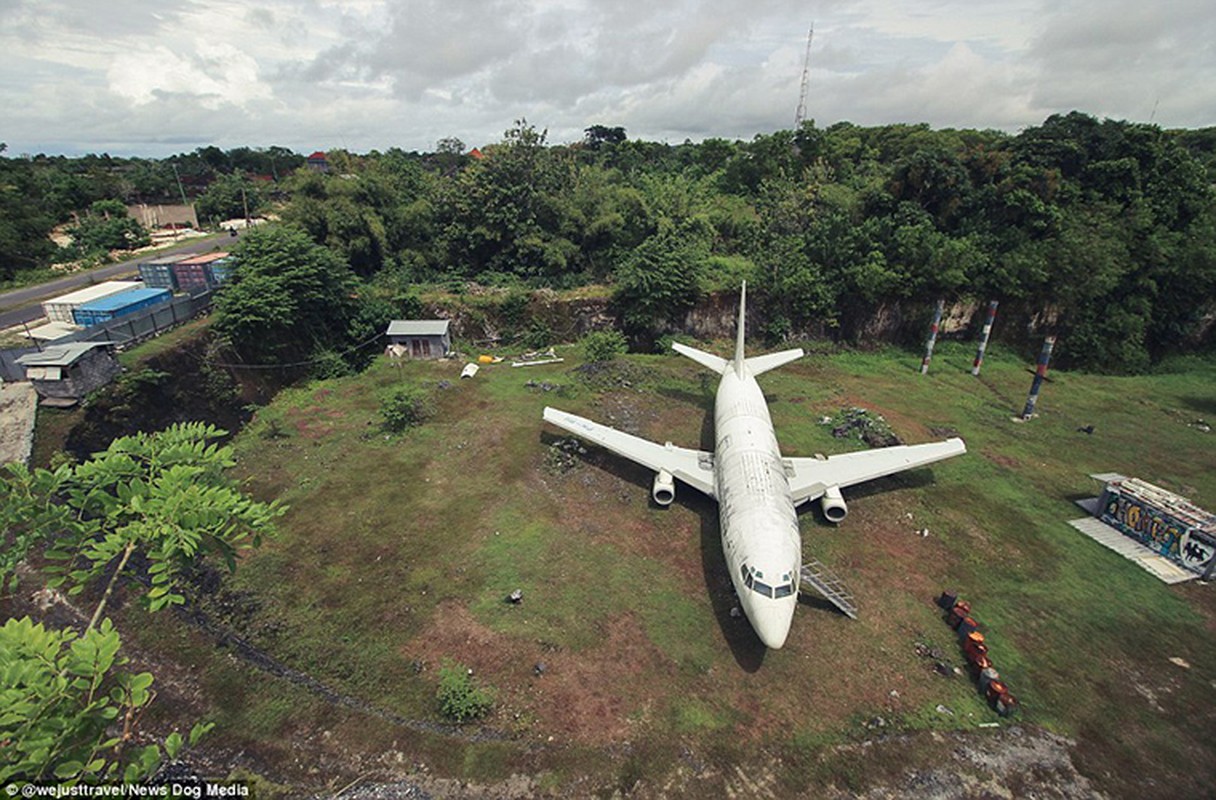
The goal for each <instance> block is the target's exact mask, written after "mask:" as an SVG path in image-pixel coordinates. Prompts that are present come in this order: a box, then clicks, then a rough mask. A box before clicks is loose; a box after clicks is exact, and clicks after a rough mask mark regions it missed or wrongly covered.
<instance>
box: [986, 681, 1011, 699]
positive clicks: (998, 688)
mask: <svg viewBox="0 0 1216 800" xmlns="http://www.w3.org/2000/svg"><path fill="white" fill-rule="evenodd" d="M1003 694H1009V687H1008V686H1006V685H1005V684H1004V683H1002V682H1001V681H999V680H993V681H989V682H988V688H987V689H986V690H985V691H984V696H985V697H987V698H988V702H990V703H995V702H996V701H997V698H998V697H1000V696H1001V695H1003Z"/></svg>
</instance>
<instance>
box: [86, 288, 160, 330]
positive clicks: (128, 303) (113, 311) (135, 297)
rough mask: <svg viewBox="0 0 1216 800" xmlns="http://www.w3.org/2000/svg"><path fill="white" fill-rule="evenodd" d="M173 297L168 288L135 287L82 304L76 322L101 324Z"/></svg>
mask: <svg viewBox="0 0 1216 800" xmlns="http://www.w3.org/2000/svg"><path fill="white" fill-rule="evenodd" d="M172 299H173V293H172V292H170V291H169V290H168V289H151V288H149V289H133V290H131V291H129V292H122V293H121V294H116V295H111V296H109V297H103V298H101V299H100V300H94V301H93V302H91V303H85V304H83V305H81V306H80V307H79V308H77V309H76V311H75V319H76V324H77V325H83V326H84V327H86V328H87V327H89V326H92V325H99V324H101V323H103V322H109V321H110V320H112V319H116V318H118V317H121V316H125V315H126V314H131V313H133V312H135V311H139V310H140V309H142V308H147V307H148V306H154V305H157V304H159V303H167V302H169V301H170V300H172Z"/></svg>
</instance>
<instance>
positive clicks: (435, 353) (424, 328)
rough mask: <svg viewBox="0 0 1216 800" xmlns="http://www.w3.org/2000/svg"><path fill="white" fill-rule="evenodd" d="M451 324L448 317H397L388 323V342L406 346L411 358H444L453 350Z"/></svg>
mask: <svg viewBox="0 0 1216 800" xmlns="http://www.w3.org/2000/svg"><path fill="white" fill-rule="evenodd" d="M450 326H451V320H446V319H416V320H400V319H395V320H393V321H392V322H390V323H389V324H388V332H387V333H388V343H389V346H390V347H392V346H393V345H397V346H399V347H401V348H404V351H405V353H407V354H408V355H409V356H410V358H443V357H444V356H446V355H447V354H448V353H449V352H451V350H452V336H451V334H450V333H449V328H450Z"/></svg>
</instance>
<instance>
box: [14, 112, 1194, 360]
mask: <svg viewBox="0 0 1216 800" xmlns="http://www.w3.org/2000/svg"><path fill="white" fill-rule="evenodd" d="M586 133H587V135H586V138H585V139H584V140H583V141H581V142H577V143H574V144H569V145H551V144H550V143H548V142H547V136H546V132H545V131H543V130H538V129H537V128H536V127H535V126H533V125H530V124H528V123H527V122H525V121H520V122H518V123H516V124H515V125H514V126H513V127H512V128H511V129H510V130H508V131H507V132H506V133H505V135H504V137H503V139H502V141H500V142H498V143H496V144H491V145H488V146H484V147H481V148H480V149H478V150H474V151H471V152H466V147H465V145H464V144H463V143H462V142H460V141H459V140H457V139H445V140H442V141H441V142H440V143H439V144H438V145H437V147H436V151H435V152H434V153H429V154H420V153H407V152H404V151H402V150H399V149H396V148H393V149H389V150H387V151H384V152H379V151H372V152H370V153H367V154H362V155H360V154H354V153H349V152H346V151H332V152H330V153H329V154H328V157H329V161H330V166H331V169H330V172H329V173H328V174H319V173H316V172H311V171H307V170H288V169H285V168H284V167H283V165H285V164H291V165H292V166H293V168H294V166H298V165H299V163H300V162H301V160H302V159H301V158H300V157H299V156H294V159H295V161H294V162H293V160H292V158H291V157H289V156H292V155H294V154H289V153H287V152H284V151H282V149H281V148H277V149H276V148H270V150H267V151H248V150H241V151H229V152H228V153H225V152H224V151H220V150H218V149H217V148H202V149H200V150H198V151H196V152H195V153H194V154H191V156H190V157H189V158H188V159H187V158H186V157H177V158H176V159H175V160H173V163H175V164H177V165H178V170H179V173H181V174H182V175H183V177H184V179H185V180H187V181H192V180H194V178H195V177H196V176H198V175H203V174H209V175H210V176H211V182H210V186H211V188H210V189H209V190H208V192H207V194H208V196H206V197H204V198H202V199H201V200H200V208H201V209H203V210H206V211H207V213H208V215H210V216H213V217H222V216H224V215H236V214H235V212H236V211H237V210H238V209H237V208H236V203H237V202H238V201H239V202H241V203H242V208H241V209H240V211H241V212H242V213H243V205H244V204H247V203H249V202H250V198H251V197H252V198H253V200H252V202H253V203H254V204H255V205H258V204H262V203H264V202H265V201H266V200H267V198H266V197H265V196H264V194H262V193H259V192H258V191H257V190H256V188H255V187H254V186H253V185H252V183H250V182H249V181H248V176H249V175H250V174H254V173H258V172H259V171H264V170H265V168H266V166H267V165H269V166H271V167H272V168H273V169H274V170H275V171H276V176H277V177H278V178H281V180H280V181H279V182H278V183H276V184H275V186H276V188H277V190H278V192H279V193H280V195H281V197H280V199H281V200H283V201H284V202H283V203H282V205H281V214H282V217H283V219H284V221H286V222H288V223H290V224H291V225H292V226H293V227H294V228H297V229H299V230H302V231H303V232H305V233H306V234H307V236H308V237H309V238H310V239H311V240H312V242H313V243H314V244H315V245H318V246H320V247H323V248H324V249H325V250H327V251H328V252H330V253H332V254H333V256H335V257H336V259H337V262H338V263H339V264H340V265H341V268H342V269H345V270H348V272H349V274H350V276H351V279H352V280H354V281H355V283H357V284H359V286H363V287H364V288H365V290H360V289H358V288H357V287H356V288H352V289H351V291H350V294H358V295H359V296H361V297H365V298H370V297H373V296H378V297H381V298H385V299H393V298H400V297H403V296H405V295H407V294H408V293H409V291H410V290H411V287H413V286H414V285H416V284H418V283H441V284H442V283H445V282H465V281H477V282H478V283H482V284H487V285H491V286H495V285H497V286H521V287H541V286H545V287H555V288H563V287H572V286H577V285H581V284H585V283H605V284H609V285H611V286H612V287H613V289H614V292H615V295H616V298H617V301H618V303H619V308H620V312H621V319H622V321H623V323H624V324H625V325H626V326H627V327H628V329H629V331H628V332H629V333H631V334H632V335H633V336H635V338H642V339H644V338H647V337H653V336H657V335H660V334H662V333H663V332H664V331H665V330H666V329H667V328H668V327H669V326H670V325H671V324H672V322H673V320H674V318H675V317H676V316H677V315H678V312H679V311H680V310H681V309H682V308H684V307H687V305H688V304H689V303H692V302H694V301H695V299H696V298H697V296H698V294H700V293H701V292H704V291H707V290H710V289H714V288H727V287H732V286H734V285H737V283H738V281H739V280H740V279H743V278H746V279H747V280H749V282H750V283H751V284H752V285H753V286H754V287H755V289H756V292H757V294H758V295H761V296H764V297H765V301H764V302H765V307H766V309H767V311H768V319H769V324H768V331H767V332H768V334H769V335H771V336H773V337H777V338H779V337H780V336H782V335H783V334H785V333H786V332H789V331H796V330H805V329H807V328H808V327H809V326H812V325H815V326H822V327H826V328H827V329H829V330H830V329H831V328H832V327H833V325H835V324H836V323H837V322H838V321H840V320H844V319H848V318H855V317H857V316H858V315H864V314H865V313H866V312H867V311H873V310H874V309H877V308H879V307H881V306H883V305H886V304H891V303H897V302H913V303H917V302H923V303H930V302H932V301H934V300H936V299H938V298H945V299H947V300H953V299H959V298H968V297H970V298H975V299H978V300H986V299H999V300H1002V301H1016V302H1018V303H1020V304H1022V305H1023V306H1024V307H1027V308H1032V309H1036V310H1041V312H1042V313H1043V314H1044V315H1045V317H1046V318H1049V319H1051V320H1053V321H1054V322H1053V325H1054V328H1055V332H1056V333H1058V334H1059V335H1060V336H1061V342H1060V346H1059V353H1060V356H1061V357H1062V358H1063V359H1064V360H1065V361H1066V362H1070V363H1073V364H1079V365H1085V366H1089V367H1091V368H1097V369H1114V370H1137V369H1142V368H1144V367H1146V366H1147V365H1149V364H1150V363H1151V362H1152V361H1153V360H1155V359H1157V358H1160V357H1161V356H1163V355H1165V354H1168V353H1171V352H1175V351H1177V350H1179V349H1184V348H1188V347H1194V346H1196V345H1197V344H1198V343H1200V340H1202V339H1203V337H1204V335H1205V332H1206V330H1207V328H1206V327H1205V326H1209V327H1210V322H1211V321H1210V316H1211V315H1212V314H1213V313H1214V311H1216V310H1214V308H1213V305H1212V301H1211V299H1210V298H1212V297H1213V295H1216V193H1214V190H1213V178H1214V177H1216V173H1214V172H1213V171H1212V170H1213V169H1216V129H1203V130H1191V131H1165V130H1162V129H1160V128H1158V127H1156V126H1153V125H1146V124H1138V123H1129V122H1121V121H1114V120H1097V119H1094V118H1093V117H1090V116H1087V115H1085V114H1082V113H1078V112H1073V113H1070V114H1066V115H1057V116H1053V117H1050V118H1049V119H1047V120H1046V121H1045V122H1044V123H1043V124H1042V125H1039V126H1035V127H1031V128H1028V129H1026V130H1024V131H1022V132H1021V133H1018V134H1016V135H1011V134H1006V133H1001V132H998V131H976V130H932V129H930V128H929V127H928V126H927V125H888V126H879V127H861V126H857V125H853V124H851V123H847V122H842V123H837V124H835V125H831V126H829V127H827V128H819V127H817V126H816V125H815V124H814V123H813V122H808V123H805V124H804V125H803V126H802V127H801V128H800V129H799V130H797V131H777V132H775V133H772V134H762V135H757V136H756V137H755V138H754V139H752V140H751V141H727V140H723V139H707V140H705V141H703V142H701V143H691V142H686V143H684V144H679V145H668V144H663V143H656V142H644V141H636V140H630V139H629V138H628V137H627V135H626V132H625V130H624V129H623V128H619V127H609V126H604V125H595V126H592V127H591V128H588V129H587V132H586ZM254 156H257V157H259V158H261V159H262V161H261V162H257V163H253V162H252V161H251V159H253V157H254ZM80 161H81V162H82V163H81V164H79V165H77V166H78V167H80V168H85V167H88V168H91V169H96V168H97V167H98V166H99V163H100V162H103V161H104V157H101V158H94V159H93V162H89V163H87V164H86V163H83V162H84V160H80ZM94 162H97V163H94ZM263 162H265V163H263ZM157 163H160V164H161V165H162V166H163V162H149V165H144V166H148V168H149V169H152V166H153V165H155V164H157ZM37 164H38V160H37V159H35V160H34V161H33V162H32V163H25V164H24V165H23V166H21V167H20V168H16V165H17V162H16V161H12V160H4V161H0V168H2V169H4V170H7V172H5V173H4V176H3V177H2V178H0V180H2V181H3V184H4V185H5V186H6V187H7V186H8V185H10V184H11V185H14V186H20V185H22V184H21V181H25V182H26V185H28V184H29V183H30V181H31V180H32V178H31V176H30V170H31V169H33V168H35V167H36V166H37ZM276 165H277V166H276ZM136 166H138V165H128V168H129V169H130V171H131V172H132V174H135V173H139V170H138V169H136ZM142 168H143V167H142V166H141V167H140V169H142ZM208 171H210V172H208ZM139 174H142V173H139ZM259 174H260V173H259ZM132 180H133V178H132ZM35 182H36V181H35ZM72 186H73V184H72V183H71V181H67V182H66V185H65V186H64V187H61V189H60V190H57V192H56V193H55V194H54V197H56V198H61V197H72V198H73V199H71V200H62V201H57V202H58V203H59V205H54V204H47V203H44V204H43V205H42V206H39V207H38V208H36V209H33V210H31V211H29V212H28V213H24V214H23V213H15V214H13V215H12V216H11V217H10V216H8V215H6V216H5V222H4V223H3V225H5V226H6V227H5V228H4V229H3V230H0V248H3V249H4V252H5V255H6V256H7V253H8V250H9V248H10V246H11V247H12V248H13V251H14V253H16V251H17V250H18V249H20V248H21V247H24V248H25V250H24V251H22V252H20V253H19V254H17V257H16V258H13V257H5V258H4V263H17V260H18V259H21V260H22V261H21V263H28V262H33V261H37V260H38V259H39V258H42V257H44V250H45V248H44V246H43V245H42V244H41V243H39V242H37V237H34V238H31V237H30V236H29V235H28V233H29V231H31V230H36V229H37V228H38V226H39V225H41V224H44V223H45V222H46V221H47V220H54V219H61V218H62V215H63V209H65V208H67V207H69V206H70V207H73V208H77V209H79V208H86V207H88V204H90V203H92V202H93V201H94V200H95V198H94V197H93V196H92V195H90V194H88V193H87V192H84V193H80V192H77V193H76V194H74V195H73V194H72V192H71V188H72ZM77 188H79V187H77ZM19 192H20V190H19V189H18V190H17V193H19ZM9 198H10V194H9V193H8V191H7V189H6V193H5V195H4V201H5V202H7V200H8V199H9ZM65 204H66V205H65ZM212 209H214V210H212ZM17 243H20V244H19V246H18V244H17ZM346 274H347V273H346V272H343V273H342V275H343V276H344V277H343V280H346V277H345V276H346ZM342 285H345V284H342ZM352 286H354V284H352ZM334 307H335V309H337V310H338V312H340V313H338V316H339V317H341V318H343V319H346V318H347V316H348V315H349V313H350V311H349V309H346V308H345V306H344V305H343V304H336V305H335V306H334ZM373 316H375V315H373ZM339 327H340V326H339ZM1207 338H1208V339H1209V340H1210V338H1211V337H1210V336H1208V337H1207ZM265 341H266V342H274V341H275V339H274V338H273V337H271V338H268V339H266V340H265ZM336 345H337V343H336V342H335V341H334V340H333V339H332V337H327V338H326V343H325V344H324V349H332V348H333V347H335V346H336ZM259 346H261V345H259ZM263 355H264V354H263Z"/></svg>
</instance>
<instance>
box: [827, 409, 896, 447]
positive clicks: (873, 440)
mask: <svg viewBox="0 0 1216 800" xmlns="http://www.w3.org/2000/svg"><path fill="white" fill-rule="evenodd" d="M820 424H821V425H831V426H832V435H833V436H835V437H836V438H837V439H848V438H856V439H860V440H861V441H863V442H865V443H866V444H868V445H869V446H870V447H893V446H895V445H900V444H903V442H902V441H901V440H900V438H899V437H898V436H896V435H895V431H893V430H892V429H891V426H890V425H888V424H887V421H886V420H885V419H883V417H882V415H881V414H871V413H870V412H869V411H868V410H867V409H864V408H858V407H856V406H854V407H853V408H845V409H841V410H840V411H838V412H836V414H835V415H834V416H832V417H824V418H823V421H821V422H820Z"/></svg>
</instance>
